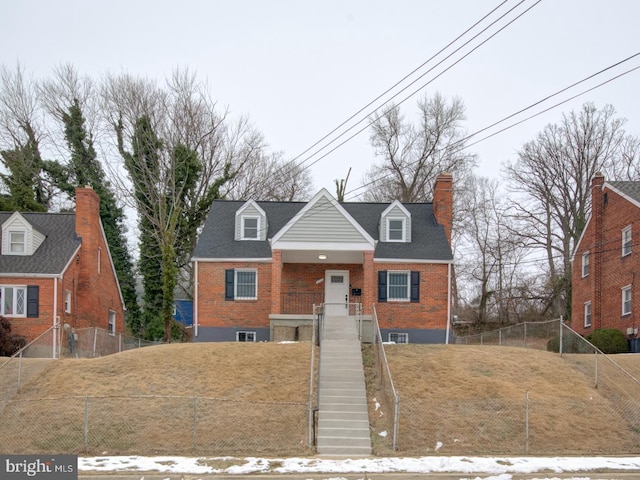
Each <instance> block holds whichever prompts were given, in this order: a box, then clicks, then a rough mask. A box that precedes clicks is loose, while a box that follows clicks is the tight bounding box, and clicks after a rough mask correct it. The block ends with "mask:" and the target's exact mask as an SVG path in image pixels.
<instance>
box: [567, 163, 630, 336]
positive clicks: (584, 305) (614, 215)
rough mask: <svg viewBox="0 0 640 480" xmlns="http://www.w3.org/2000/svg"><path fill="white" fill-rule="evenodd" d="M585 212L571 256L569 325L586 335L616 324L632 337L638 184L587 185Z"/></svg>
mask: <svg viewBox="0 0 640 480" xmlns="http://www.w3.org/2000/svg"><path fill="white" fill-rule="evenodd" d="M591 195H592V196H591V203H592V206H591V210H592V212H591V215H590V217H589V218H588V220H587V224H586V226H585V228H584V231H583V232H582V236H581V237H580V239H579V240H578V243H577V245H576V249H575V252H574V254H573V258H572V262H573V270H572V291H573V294H572V307H571V310H572V313H571V328H573V329H574V330H576V331H577V332H579V333H581V334H583V335H587V334H589V333H591V332H593V331H594V330H597V329H599V328H616V329H618V330H621V331H622V332H623V333H625V334H626V335H628V337H629V339H633V338H636V336H637V332H638V330H637V329H638V327H639V325H638V321H637V320H636V318H635V317H636V313H638V312H639V311H640V303H639V300H640V295H639V294H638V293H636V292H635V280H636V273H640V251H638V248H637V247H636V245H635V243H636V242H635V240H634V239H638V238H640V229H639V228H640V182H606V181H605V178H604V176H602V174H600V173H597V174H596V176H595V177H594V178H593V180H592V183H591Z"/></svg>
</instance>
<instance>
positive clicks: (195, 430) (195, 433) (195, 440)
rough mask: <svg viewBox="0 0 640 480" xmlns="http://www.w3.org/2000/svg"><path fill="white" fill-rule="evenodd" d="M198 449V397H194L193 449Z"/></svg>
mask: <svg viewBox="0 0 640 480" xmlns="http://www.w3.org/2000/svg"><path fill="white" fill-rule="evenodd" d="M196 448H198V397H193V449H194V450H195V449H196Z"/></svg>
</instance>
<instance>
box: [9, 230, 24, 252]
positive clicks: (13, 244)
mask: <svg viewBox="0 0 640 480" xmlns="http://www.w3.org/2000/svg"><path fill="white" fill-rule="evenodd" d="M26 238H27V235H26V232H25V231H24V230H13V231H9V253H10V254H11V255H25V254H26V252H27V248H26Z"/></svg>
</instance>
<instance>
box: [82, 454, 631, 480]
mask: <svg viewBox="0 0 640 480" xmlns="http://www.w3.org/2000/svg"><path fill="white" fill-rule="evenodd" d="M215 460H216V459H215V458H197V457H177V456H165V457H138V456H122V457H118V456H115V457H114V456H111V457H110V456H103V457H80V458H79V459H78V471H79V473H80V474H89V473H94V472H95V473H115V472H118V473H122V474H124V473H137V472H154V473H161V474H170V473H174V474H175V473H178V474H193V475H206V474H216V473H217V474H220V473H224V474H237V475H249V474H269V473H272V474H295V473H300V474H304V477H300V478H305V479H307V480H312V479H314V478H319V479H320V478H321V479H324V480H329V479H332V480H345V479H344V477H342V476H341V474H354V473H355V474H363V477H362V478H363V479H364V478H367V476H365V475H364V474H374V473H418V474H421V473H424V474H428V473H430V474H434V473H449V472H451V473H454V474H455V473H458V474H460V477H459V478H460V480H463V479H465V480H471V479H473V480H513V479H514V478H519V477H518V474H534V475H535V474H537V473H540V479H546V480H553V479H557V478H558V477H554V476H553V475H554V474H563V475H562V478H563V479H564V480H567V479H573V480H592V479H593V480H596V479H608V478H616V476H615V474H603V473H590V472H598V471H600V472H602V471H608V472H626V473H632V472H638V471H640V457H438V456H432V457H413V458H400V457H398V458H380V457H368V458H353V459H343V460H335V459H326V458H284V459H277V458H275V459H274V458H272V459H268V458H254V457H249V458H233V457H224V458H218V460H224V462H222V461H220V462H216V461H215ZM216 463H218V464H222V463H224V464H226V465H228V466H226V467H224V468H215V467H214V466H211V465H216ZM567 472H569V474H570V475H571V474H572V473H574V472H575V473H576V476H567V475H566V473H567ZM318 474H320V475H318ZM514 475H516V477H514ZM585 475H586V476H585ZM447 478H452V477H449V476H448V477H447ZM141 479H144V475H143V474H141Z"/></svg>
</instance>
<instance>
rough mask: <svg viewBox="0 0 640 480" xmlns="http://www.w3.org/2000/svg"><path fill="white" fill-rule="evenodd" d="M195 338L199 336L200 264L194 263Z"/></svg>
mask: <svg viewBox="0 0 640 480" xmlns="http://www.w3.org/2000/svg"><path fill="white" fill-rule="evenodd" d="M193 336H194V337H197V336H198V262H193Z"/></svg>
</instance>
